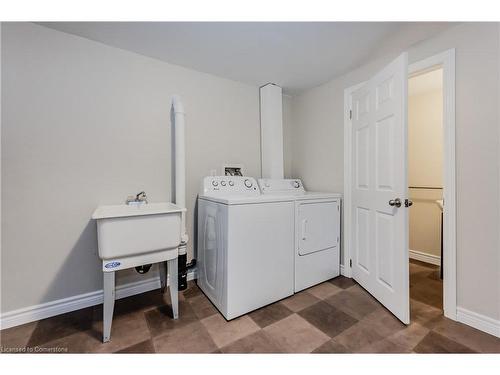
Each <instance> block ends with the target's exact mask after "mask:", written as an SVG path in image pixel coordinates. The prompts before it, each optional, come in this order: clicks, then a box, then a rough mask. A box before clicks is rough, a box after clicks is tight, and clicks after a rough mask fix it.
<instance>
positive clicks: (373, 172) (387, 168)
mask: <svg viewBox="0 0 500 375" xmlns="http://www.w3.org/2000/svg"><path fill="white" fill-rule="evenodd" d="M407 71H408V62H407V54H406V53H404V54H402V55H401V56H399V57H398V58H397V59H396V60H394V61H393V62H392V63H391V64H389V65H388V66H386V67H385V68H384V69H383V70H382V71H380V72H379V73H378V74H376V75H375V76H374V77H372V78H371V79H370V80H369V81H368V82H367V83H366V84H365V85H364V86H363V87H361V88H360V89H359V90H357V91H356V92H355V93H353V96H352V207H351V208H352V224H351V228H352V232H351V238H352V241H353V242H352V244H353V246H352V249H353V250H352V254H351V258H352V272H353V277H354V279H355V280H356V281H357V282H358V283H359V284H360V285H361V286H362V287H363V288H365V289H366V290H367V291H368V292H370V293H371V294H372V295H373V296H374V297H375V298H377V299H378V300H379V301H380V302H381V303H382V304H383V305H384V306H385V307H387V309H389V310H390V311H391V312H392V313H393V314H394V315H395V316H396V317H398V318H399V319H400V320H401V321H402V322H403V323H406V324H408V323H409V316H410V313H409V304H410V303H409V274H408V267H409V266H408V208H406V207H405V198H407V190H408V189H407V186H408V185H407V81H408V78H407V77H408V73H407ZM398 201H400V206H399V203H398ZM398 206H399V207H398Z"/></svg>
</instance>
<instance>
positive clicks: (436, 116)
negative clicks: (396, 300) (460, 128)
mask: <svg viewBox="0 0 500 375" xmlns="http://www.w3.org/2000/svg"><path fill="white" fill-rule="evenodd" d="M408 185H409V186H408V194H409V197H410V200H411V201H412V203H413V204H412V206H411V209H410V210H409V228H410V230H409V273H410V306H411V305H412V304H413V303H415V301H418V302H420V303H423V304H425V305H427V306H431V307H434V308H438V309H440V310H442V308H443V272H442V271H443V266H442V259H443V241H442V234H443V69H442V68H441V67H440V66H438V67H436V69H433V70H430V71H424V72H423V73H420V72H417V73H416V74H413V75H410V77H409V79H408Z"/></svg>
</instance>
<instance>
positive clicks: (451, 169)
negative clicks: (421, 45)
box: [343, 49, 457, 322]
mask: <svg viewBox="0 0 500 375" xmlns="http://www.w3.org/2000/svg"><path fill="white" fill-rule="evenodd" d="M386 69H387V68H386ZM436 69H441V70H442V84H443V89H442V90H443V95H442V96H443V99H442V119H443V121H442V123H443V124H442V126H443V132H442V135H443V142H442V144H443V158H442V163H443V168H442V171H443V173H442V181H443V183H442V197H443V201H444V207H445V209H444V212H443V234H442V241H443V256H442V258H441V259H442V262H443V267H442V269H443V288H442V290H443V297H442V301H443V302H442V304H443V310H444V315H445V316H446V317H448V318H450V319H452V320H456V319H457V312H456V207H455V206H456V204H455V51H454V49H451V50H448V51H445V52H442V53H440V54H437V55H434V56H431V57H429V58H426V59H424V60H421V61H418V62H416V63H413V64H411V65H409V66H408V65H406V70H405V72H406V74H407V76H406V77H407V79H406V80H405V81H404V82H403V83H401V85H404V84H406V83H408V78H410V77H413V76H417V75H421V74H424V73H427V72H431V71H435V70H436ZM371 82H373V79H371V80H370V81H367V82H363V83H360V84H358V85H355V86H353V87H350V88H347V89H346V90H344V109H345V111H344V223H343V224H344V247H343V264H344V267H343V274H344V275H345V276H347V277H354V278H355V279H356V277H357V276H356V273H355V272H353V263H354V264H355V267H356V262H357V260H356V256H357V255H358V254H359V249H358V251H357V250H356V249H357V248H356V243H357V242H356V241H357V239H356V238H355V236H359V230H357V229H358V228H357V227H356V220H355V219H356V217H355V216H354V215H358V216H359V212H361V210H360V209H359V208H356V209H354V208H353V199H356V196H355V195H354V196H353V189H354V181H356V180H355V177H356V178H358V177H357V176H356V175H355V173H357V172H356V170H357V169H356V168H358V164H359V163H358V162H359V160H361V159H359V157H360V156H356V157H357V158H358V160H355V157H354V155H357V154H356V147H357V146H356V144H355V142H358V143H359V141H360V140H361V138H360V137H359V129H360V125H361V124H358V125H356V121H353V116H354V117H355V115H353V109H356V110H358V109H359V108H360V104H359V103H360V100H359V99H360V91H361V90H362V89H363V88H365V87H367V86H366V85H367V84H368V85H369V84H370V83H371ZM398 85H399V84H398ZM398 87H401V86H398ZM378 92H382V91H380V90H379V91H378ZM378 92H376V95H378ZM385 92H386V93H387V92H388V93H391V95H392V93H393V90H392V88H391V90H390V91H387V90H386V91H385ZM403 92H404V93H405V94H404V96H403V99H402V100H403V102H404V103H407V101H408V95H407V91H406V87H404V91H403ZM397 95H400V94H397ZM376 98H378V97H377V96H376ZM355 101H357V102H356V103H354V102H355ZM404 105H406V104H404ZM361 107H362V106H361ZM404 108H405V110H406V107H404ZM406 121H407V117H405V118H404V120H402V122H401V126H402V127H403V131H404V132H406V131H407V123H406ZM356 127H357V128H356ZM375 139H377V138H376V137H375ZM380 139H387V137H385V138H380ZM389 139H390V137H389ZM407 140H408V138H407V136H406V134H405V136H404V139H403V140H401V141H400V142H401V143H398V144H397V145H396V147H400V146H402V147H404V150H403V151H402V153H401V155H402V157H403V160H405V161H406V163H405V165H406V166H408V165H407V164H408V159H407V155H406V153H407V151H408V144H407ZM398 145H400V146H398ZM367 160H370V159H367ZM386 160H390V159H386ZM407 175H408V168H407V167H405V170H404V172H403V175H402V176H403V177H401V178H400V177H397V178H400V180H401V181H403V180H404V179H405V178H407ZM395 176H397V175H395ZM407 182H408V181H405V183H407ZM356 183H357V182H356ZM405 186H409V184H408V185H405ZM355 193H356V192H355ZM399 194H401V198H402V200H401V201H399V200H398V202H394V200H391V201H389V205H391V206H392V205H393V204H394V203H400V202H401V203H406V202H403V201H406V199H403V198H408V199H409V198H410V197H411V195H410V189H404V191H399V193H398V195H399ZM386 203H387V202H386ZM391 203H393V204H391ZM404 206H405V205H401V204H400V205H397V207H404ZM408 211H409V210H408V209H407V210H406V212H408ZM400 212H402V213H403V218H405V217H406V219H402V221H404V220H406V224H405V225H404V227H401V230H403V231H404V232H405V233H406V235H408V234H409V230H410V228H409V220H408V216H409V215H408V216H406V215H407V214H405V213H404V212H405V211H403V210H401V211H400ZM375 215H377V213H376V212H375ZM371 227H372V228H374V229H373V231H374V232H375V235H374V236H375V237H374V238H377V237H376V236H377V233H378V232H377V228H376V223H375V225H372V226H371ZM386 234H387V233H385V234H384V233H382V234H381V235H383V236H385V235H386ZM358 243H359V241H358ZM367 243H368V242H367ZM408 243H409V241H407V242H406V245H403V241H399V242H398V243H397V245H396V246H395V248H394V249H393V250H394V251H393V252H392V253H393V254H405V255H406V257H405V258H396V256H394V257H393V258H392V263H393V264H391V267H396V268H400V269H403V270H404V269H406V271H405V273H406V275H407V279H406V280H404V281H403V284H402V285H401V286H402V287H403V289H405V288H407V289H406V292H407V293H406V297H405V298H406V299H404V298H403V299H400V302H398V303H400V304H401V306H403V304H407V305H408V304H409V298H410V296H409V288H410V287H409V284H410V282H409V281H410V280H409V272H408V268H409V260H408V258H409V256H408V254H409V250H410V249H408ZM376 245H377V244H375V245H370V246H376ZM412 250H414V249H412ZM375 256H378V255H377V254H375ZM394 261H395V263H394ZM379 263H380V264H383V259H382V261H379ZM376 271H377V272H378V270H376ZM396 284H398V283H396ZM404 284H406V285H404ZM396 286H398V287H400V285H399V284H398V285H396ZM401 293H402V294H405V292H404V291H402V292H401ZM372 294H373V293H372ZM376 297H377V296H376ZM379 300H380V299H379ZM380 301H381V302H382V304H384V305H386V303H385V301H383V300H380ZM403 307H404V306H403ZM390 310H391V311H393V309H390ZM409 318H410V317H408V319H401V320H403V321H404V322H409V321H410V319H409Z"/></svg>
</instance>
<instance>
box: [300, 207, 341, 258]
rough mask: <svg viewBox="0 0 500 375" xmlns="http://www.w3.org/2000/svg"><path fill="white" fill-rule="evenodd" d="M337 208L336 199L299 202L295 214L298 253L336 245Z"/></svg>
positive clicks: (313, 251) (302, 253)
mask: <svg viewBox="0 0 500 375" xmlns="http://www.w3.org/2000/svg"><path fill="white" fill-rule="evenodd" d="M338 210H339V203H338V201H324V202H318V201H315V202H300V203H299V207H298V215H297V219H298V220H297V226H298V227H297V234H298V247H299V255H307V254H311V253H315V252H317V251H321V250H326V249H330V248H332V247H335V246H338V243H339V211H338Z"/></svg>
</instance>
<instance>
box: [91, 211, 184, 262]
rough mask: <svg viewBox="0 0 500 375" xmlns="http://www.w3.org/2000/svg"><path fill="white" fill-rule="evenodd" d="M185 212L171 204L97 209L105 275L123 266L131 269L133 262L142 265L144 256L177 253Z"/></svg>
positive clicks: (98, 232)
mask: <svg viewBox="0 0 500 375" xmlns="http://www.w3.org/2000/svg"><path fill="white" fill-rule="evenodd" d="M183 211H185V209H182V208H180V207H179V206H176V205H175V204H173V203H169V202H166V203H148V204H142V205H125V204H123V205H117V206H100V207H98V208H97V209H96V210H95V212H94V213H93V215H92V219H95V220H97V237H98V243H99V245H98V247H99V257H100V258H101V259H102V260H103V271H115V270H116V269H119V268H124V267H120V265H122V264H123V263H128V266H132V264H130V263H131V262H130V261H131V260H133V263H140V261H141V259H140V258H141V256H142V255H145V254H149V256H150V255H151V253H154V252H157V251H162V252H164V251H165V250H168V249H176V248H177V247H178V246H179V244H180V242H181V214H182V212H183ZM153 258H154V254H153ZM107 260H113V262H108V263H106V262H105V261H107ZM153 260H154V259H153Z"/></svg>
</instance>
